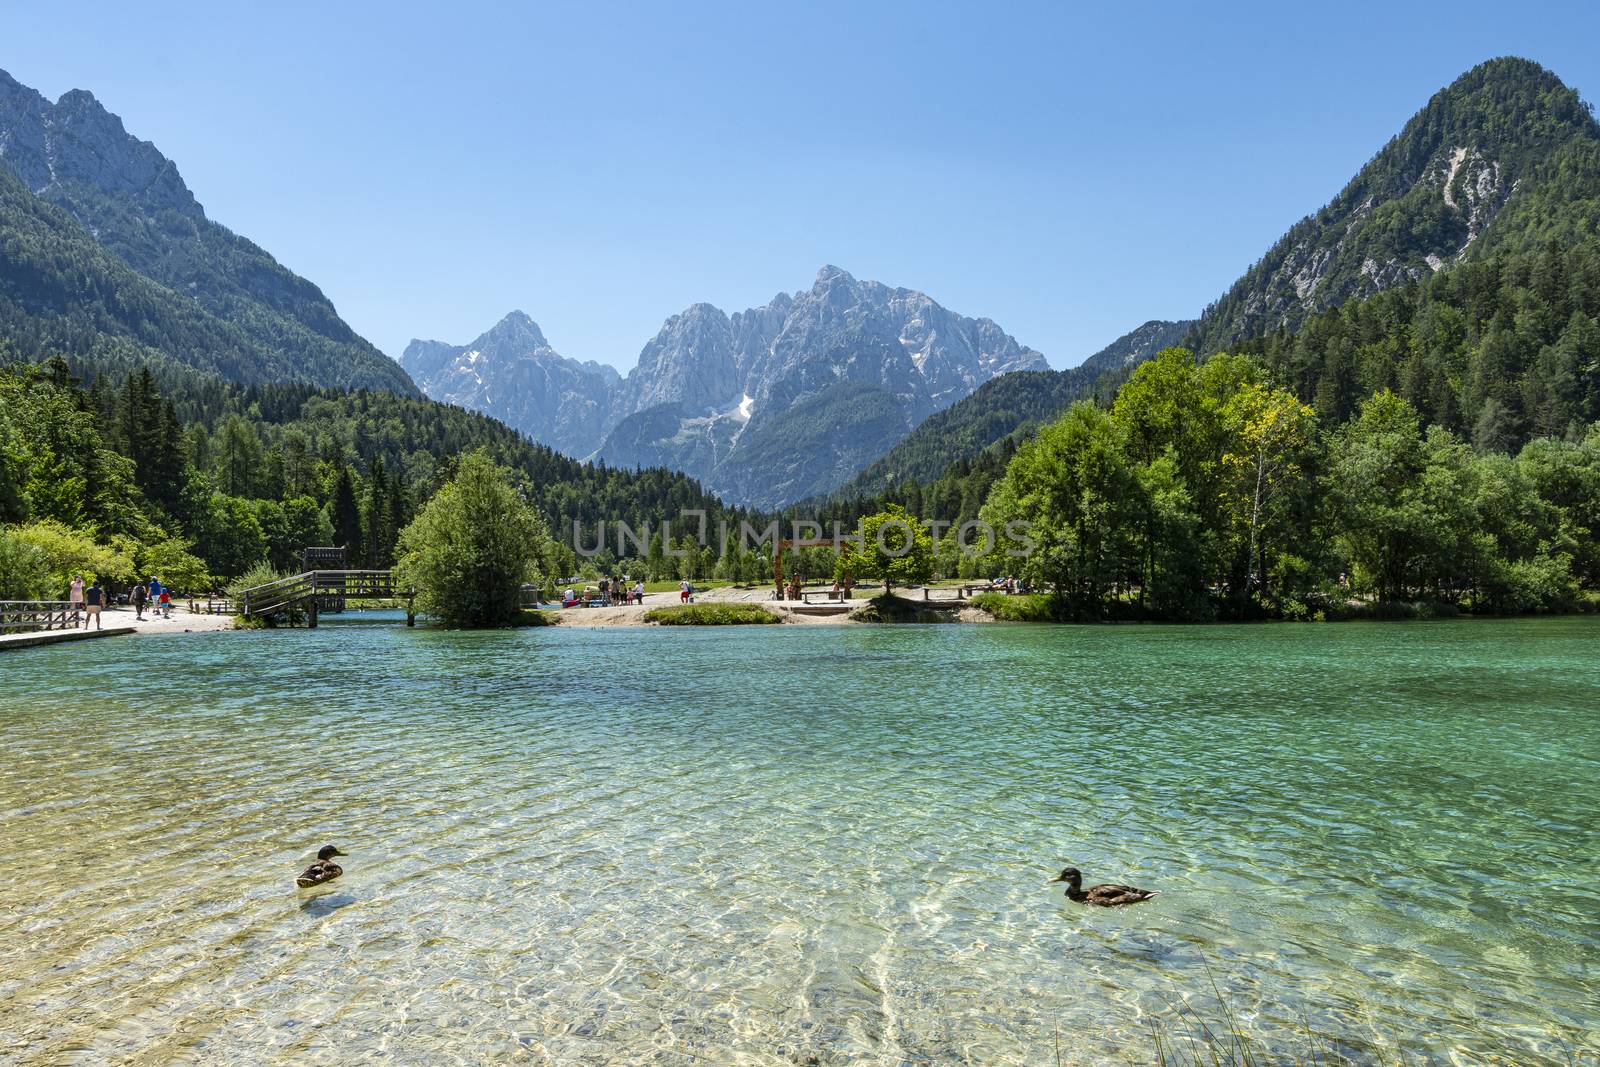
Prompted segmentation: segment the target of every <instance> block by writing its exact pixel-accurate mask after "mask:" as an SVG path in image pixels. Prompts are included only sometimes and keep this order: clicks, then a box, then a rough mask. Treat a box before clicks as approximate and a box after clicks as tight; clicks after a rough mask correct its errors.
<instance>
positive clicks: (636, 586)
mask: <svg viewBox="0 0 1600 1067" xmlns="http://www.w3.org/2000/svg"><path fill="white" fill-rule="evenodd" d="M633 602H634V603H635V604H639V605H643V604H644V579H643V578H640V579H639V580H638V581H637V582H634V583H633Z"/></svg>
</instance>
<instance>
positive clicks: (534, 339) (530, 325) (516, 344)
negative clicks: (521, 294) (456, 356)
mask: <svg viewBox="0 0 1600 1067" xmlns="http://www.w3.org/2000/svg"><path fill="white" fill-rule="evenodd" d="M473 344H474V345H475V346H482V347H489V346H491V345H492V346H496V347H504V348H506V349H507V350H508V351H509V352H512V353H516V354H527V353H529V352H532V351H534V350H536V349H541V348H550V342H549V341H546V340H545V338H544V331H542V330H540V329H539V324H538V323H537V322H534V321H533V319H532V317H530V316H529V315H528V313H527V312H525V311H512V312H509V313H507V315H506V316H505V317H504V318H502V319H501V320H500V321H499V322H497V323H495V324H494V325H493V326H491V327H490V328H489V329H488V330H487V331H485V332H484V333H483V334H482V335H481V336H480V337H479V338H478V339H477V340H476V341H474V342H473ZM552 351H553V349H552Z"/></svg>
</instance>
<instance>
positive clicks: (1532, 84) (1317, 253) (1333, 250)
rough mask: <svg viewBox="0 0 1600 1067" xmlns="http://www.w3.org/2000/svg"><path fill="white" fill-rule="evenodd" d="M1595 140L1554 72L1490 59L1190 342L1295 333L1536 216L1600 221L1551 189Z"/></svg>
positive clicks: (1210, 344) (1283, 242) (1515, 242)
mask: <svg viewBox="0 0 1600 1067" xmlns="http://www.w3.org/2000/svg"><path fill="white" fill-rule="evenodd" d="M1597 140H1600V125H1597V124H1596V122H1595V119H1594V116H1593V114H1592V113H1591V111H1590V109H1589V108H1588V107H1587V106H1586V105H1585V104H1584V103H1583V101H1582V100H1581V99H1580V98H1579V96H1578V94H1577V92H1576V91H1574V90H1572V89H1569V88H1568V87H1567V86H1566V85H1564V84H1563V83H1562V82H1561V80H1560V79H1559V78H1557V77H1556V76H1555V75H1554V74H1552V73H1551V72H1550V71H1548V70H1545V69H1544V68H1543V67H1541V66H1540V65H1539V64H1537V63H1534V62H1532V61H1530V60H1526V59H1518V58H1510V57H1508V58H1501V59H1494V60H1490V61H1488V62H1486V63H1483V64H1480V65H1479V66H1477V67H1474V68H1473V69H1472V70H1470V71H1468V72H1467V73H1465V74H1463V75H1462V76H1461V77H1460V78H1458V79H1456V80H1455V81H1454V82H1453V83H1451V84H1450V85H1449V86H1446V87H1445V88H1443V89H1441V90H1439V92H1437V93H1435V94H1434V95H1433V97H1432V98H1431V99H1430V100H1429V101H1428V103H1427V104H1426V105H1425V106H1424V107H1423V108H1422V110H1421V111H1419V112H1418V113H1417V114H1416V115H1415V116H1413V117H1412V118H1411V119H1410V121H1408V122H1407V123H1406V124H1405V127H1404V128H1403V129H1402V130H1401V132H1400V133H1399V134H1397V135H1396V136H1395V137H1394V138H1393V139H1392V140H1390V142H1389V143H1388V144H1387V145H1385V146H1384V147H1383V148H1382V149H1381V150H1380V151H1379V152H1378V154H1377V155H1375V156H1374V157H1373V158H1372V160H1371V162H1369V163H1368V164H1367V165H1366V166H1364V167H1363V168H1361V170H1360V171H1359V172H1358V173H1357V174H1356V176H1355V177H1354V178H1352V179H1351V180H1350V182H1349V183H1348V184H1347V185H1346V186H1345V187H1344V189H1343V190H1341V191H1340V192H1339V194H1338V195H1337V196H1335V197H1334V198H1333V200H1332V201H1330V202H1329V203H1328V204H1327V205H1326V206H1325V207H1323V208H1322V209H1321V210H1319V211H1317V212H1316V213H1315V214H1312V215H1309V216H1307V217H1306V218H1304V219H1302V220H1301V221H1300V222H1298V223H1296V224H1295V225H1294V226H1293V227H1291V228H1290V230H1289V232H1288V233H1286V234H1285V235H1284V236H1283V237H1282V238H1280V239H1279V240H1278V241H1277V242H1276V243H1275V244H1274V245H1273V246H1272V248H1270V249H1269V250H1268V251H1267V253H1266V255H1264V256H1263V257H1262V258H1261V260H1260V261H1259V262H1257V263H1256V264H1254V265H1253V266H1252V267H1251V268H1250V269H1249V270H1248V271H1246V272H1245V274H1244V275H1243V277H1241V278H1240V279H1239V280H1238V281H1237V282H1235V283H1234V284H1233V286H1232V287H1231V288H1230V289H1229V290H1228V291H1227V292H1226V293H1225V294H1223V296H1222V297H1221V298H1220V299H1219V300H1218V301H1217V302H1216V303H1215V304H1213V305H1212V306H1211V307H1210V308H1208V309H1207V310H1206V312H1205V314H1204V315H1203V316H1202V317H1201V321H1200V323H1199V325H1198V326H1197V327H1196V331H1195V333H1194V334H1193V335H1192V337H1191V341H1192V343H1193V344H1194V346H1195V347H1196V348H1197V349H1198V350H1199V351H1201V352H1202V353H1208V352H1214V351H1217V350H1220V349H1225V348H1227V347H1228V345H1230V344H1231V343H1233V342H1234V341H1236V340H1239V339H1242V338H1248V337H1255V336H1260V335H1262V334H1266V333H1269V332H1272V331H1274V330H1279V329H1294V328H1295V327H1296V326H1298V325H1299V324H1300V323H1301V322H1303V321H1304V320H1305V319H1306V318H1307V317H1309V316H1311V315H1315V314H1318V313H1320V312H1322V311H1326V310H1329V309H1331V308H1334V307H1337V306H1338V305H1340V304H1342V303H1343V302H1345V301H1346V300H1350V299H1355V298H1361V297H1366V296H1371V295H1373V294H1374V293H1377V292H1379V291H1382V290H1384V289H1388V288H1391V287H1393V286H1396V285H1401V284H1405V283H1408V282H1412V281H1416V280H1418V279H1421V278H1424V277H1427V276H1429V275H1431V274H1433V273H1435V272H1437V271H1440V270H1444V269H1447V268H1448V267H1449V266H1450V265H1452V264H1454V263H1458V262H1463V261H1465V260H1468V259H1472V258H1476V257H1481V256H1486V255H1490V254H1493V253H1494V252H1495V251H1497V250H1499V249H1501V248H1506V247H1519V246H1521V245H1522V244H1524V243H1525V241H1526V239H1527V238H1528V236H1529V234H1530V233H1531V232H1532V231H1533V229H1534V224H1535V223H1537V224H1538V226H1539V228H1540V229H1541V230H1542V231H1543V232H1544V233H1546V234H1547V235H1555V234H1559V233H1565V234H1568V235H1571V234H1572V233H1573V232H1574V228H1573V227H1572V226H1569V225H1566V224H1565V222H1566V220H1567V219H1568V218H1570V216H1571V214H1572V212H1573V211H1575V210H1576V211H1579V212H1582V213H1584V217H1585V219H1586V220H1587V222H1588V223H1590V224H1592V222H1593V218H1592V215H1593V208H1592V204H1591V205H1590V206H1588V207H1587V208H1586V207H1585V205H1584V204H1583V203H1582V202H1578V203H1566V202H1559V199H1560V198H1559V197H1557V196H1556V194H1555V190H1558V189H1561V188H1562V186H1563V176H1564V175H1566V174H1567V173H1569V172H1570V170H1571V169H1572V168H1573V166H1574V165H1581V164H1582V163H1583V161H1584V160H1585V159H1587V158H1590V157H1592V155H1593V152H1594V149H1595V144H1596V141H1597ZM1552 200H1557V201H1558V202H1556V203H1554V204H1552ZM1552 207H1553V208H1554V210H1553V211H1552V210H1551V209H1552ZM1552 216H1555V217H1552ZM1582 228H1583V227H1582V226H1579V227H1577V229H1578V230H1581V229H1582ZM1590 233H1591V235H1592V230H1591V231H1590Z"/></svg>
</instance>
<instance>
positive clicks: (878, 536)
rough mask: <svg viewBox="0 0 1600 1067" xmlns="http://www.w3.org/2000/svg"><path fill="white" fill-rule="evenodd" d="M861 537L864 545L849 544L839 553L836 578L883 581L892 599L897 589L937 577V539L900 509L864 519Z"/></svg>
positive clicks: (893, 509)
mask: <svg viewBox="0 0 1600 1067" xmlns="http://www.w3.org/2000/svg"><path fill="white" fill-rule="evenodd" d="M858 533H859V536H860V544H850V543H847V544H846V545H845V546H844V548H843V549H842V550H841V551H840V553H839V559H838V561H837V562H836V563H835V564H834V576H835V577H836V578H841V579H842V578H844V577H845V576H846V575H850V576H853V577H856V578H879V579H882V581H883V591H884V594H885V595H888V594H890V593H892V592H894V587H895V586H896V585H902V586H906V585H920V584H922V583H924V582H926V581H928V580H929V579H931V578H932V577H933V567H934V549H933V536H932V535H931V534H930V533H929V532H928V528H927V526H925V525H923V523H922V520H921V519H918V518H917V517H916V516H915V515H912V514H911V513H909V512H908V511H906V509H905V508H903V507H901V506H900V505H898V504H890V505H889V506H888V507H886V508H884V509H883V510H882V511H880V512H878V513H877V514H874V515H867V516H865V517H863V518H862V520H861V527H860V529H859V531H858Z"/></svg>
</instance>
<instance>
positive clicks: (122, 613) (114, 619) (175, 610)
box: [90, 600, 233, 636]
mask: <svg viewBox="0 0 1600 1067" xmlns="http://www.w3.org/2000/svg"><path fill="white" fill-rule="evenodd" d="M100 621H101V623H102V624H103V625H105V626H108V627H109V626H132V627H133V628H134V631H135V634H136V636H138V635H144V634H182V633H191V632H198V631H201V630H231V629H233V616H232V615H191V614H189V602H188V601H187V600H183V601H179V602H178V603H175V604H173V605H172V618H170V619H163V618H161V617H160V616H159V615H157V614H156V613H155V612H153V611H148V610H147V611H145V613H144V619H143V620H140V619H137V618H135V617H134V610H133V609H132V608H130V607H127V606H126V605H122V606H119V607H115V608H107V609H106V610H105V611H103V612H101V614H100ZM90 628H91V629H93V626H92V624H91V627H90Z"/></svg>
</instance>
